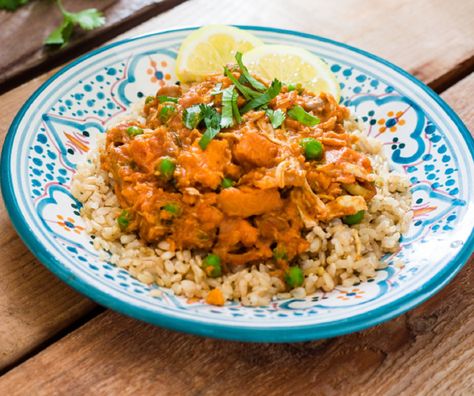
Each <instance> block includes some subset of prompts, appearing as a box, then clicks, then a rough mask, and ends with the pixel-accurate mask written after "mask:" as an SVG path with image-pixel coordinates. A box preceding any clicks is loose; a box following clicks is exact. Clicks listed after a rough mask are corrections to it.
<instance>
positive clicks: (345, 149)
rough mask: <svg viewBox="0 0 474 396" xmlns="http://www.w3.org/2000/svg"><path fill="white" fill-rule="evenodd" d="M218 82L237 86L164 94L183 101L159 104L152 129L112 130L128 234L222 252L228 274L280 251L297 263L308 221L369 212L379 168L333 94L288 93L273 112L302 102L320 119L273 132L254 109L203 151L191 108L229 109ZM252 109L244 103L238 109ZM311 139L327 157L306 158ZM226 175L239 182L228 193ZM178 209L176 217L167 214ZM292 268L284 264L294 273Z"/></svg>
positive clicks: (109, 159)
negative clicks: (191, 124) (170, 168)
mask: <svg viewBox="0 0 474 396" xmlns="http://www.w3.org/2000/svg"><path fill="white" fill-rule="evenodd" d="M234 75H235V76H236V77H237V78H238V77H239V74H238V73H234ZM217 83H221V84H222V88H226V87H228V86H230V85H231V81H230V80H229V79H228V78H227V77H224V76H222V75H219V76H217V75H216V76H211V77H209V78H208V79H207V80H205V81H203V82H199V83H194V84H192V85H190V86H189V87H187V88H186V89H183V88H181V87H180V86H177V85H175V86H168V87H164V88H161V89H160V90H159V91H158V93H157V97H158V95H167V96H172V97H175V98H177V103H171V104H170V103H166V104H164V103H159V100H158V99H157V97H155V98H153V99H152V100H151V99H150V101H148V103H147V104H145V106H144V109H143V114H144V121H143V122H139V121H133V122H124V123H121V124H119V125H117V126H115V127H113V128H111V129H109V130H108V131H107V139H106V147H105V149H104V151H103V152H102V155H101V164H102V168H103V169H104V170H106V171H108V172H110V173H111V174H112V176H113V181H114V188H115V192H116V194H117V197H118V199H119V202H120V205H121V207H122V208H124V209H126V210H127V213H129V216H130V222H129V223H128V225H127V228H126V231H127V232H138V234H139V235H140V237H141V238H142V239H143V240H144V241H146V242H151V243H152V242H157V241H160V240H169V241H172V242H173V244H172V246H175V247H176V248H177V249H204V250H206V251H213V252H214V253H216V254H218V255H219V256H220V258H221V259H222V263H223V266H224V269H227V270H228V269H229V268H230V266H236V265H244V264H248V263H252V262H257V261H264V260H267V259H270V258H271V257H272V251H273V250H274V249H275V248H277V249H280V250H281V251H284V252H285V254H286V256H287V257H285V258H287V259H288V261H289V260H291V259H293V258H294V257H295V256H296V255H298V254H300V253H303V252H304V251H306V250H307V248H308V242H307V241H306V239H305V238H304V229H305V224H309V222H311V221H314V220H319V221H329V220H331V219H334V218H337V217H342V216H346V215H352V214H355V213H357V212H358V211H360V210H365V209H367V202H368V201H369V200H370V199H371V198H372V196H373V195H374V194H375V188H374V186H373V183H372V182H371V181H370V180H371V173H372V168H371V164H370V161H369V159H368V158H367V157H366V156H364V155H363V154H361V153H359V152H357V151H355V150H354V149H353V148H352V147H353V144H354V142H355V141H356V139H357V138H356V137H355V136H354V135H352V134H349V133H346V131H345V130H344V127H343V122H344V120H347V119H348V118H349V111H348V109H346V108H345V107H343V106H339V105H338V104H337V103H336V101H335V100H334V98H333V97H332V96H331V95H327V94H324V93H322V94H319V95H313V94H311V93H308V92H306V91H303V92H300V93H298V92H297V91H296V90H293V91H291V92H288V89H287V87H283V88H282V90H281V92H280V93H279V94H278V96H277V97H275V98H274V99H273V100H272V101H271V102H270V103H269V105H268V108H270V109H273V110H276V109H281V110H282V111H284V112H286V111H287V110H288V109H289V108H291V107H292V106H295V105H300V106H302V107H303V108H304V109H305V110H306V111H307V112H309V113H310V114H312V115H314V116H317V117H319V119H320V120H321V122H320V123H319V124H318V125H316V126H314V127H308V126H305V125H303V124H301V123H300V122H298V121H296V120H294V119H291V118H289V117H286V119H285V121H284V122H283V124H282V125H281V126H280V127H278V128H276V129H274V128H273V127H272V125H271V123H270V121H269V118H268V117H267V115H266V114H265V111H264V110H251V111H249V112H247V113H246V114H244V115H243V116H242V122H241V123H240V124H239V125H235V126H233V127H230V128H225V129H222V130H221V131H220V133H219V134H217V136H216V137H215V138H214V139H213V140H211V142H210V143H209V145H208V146H207V148H206V149H205V150H203V149H202V148H201V147H200V146H199V144H198V142H199V139H200V138H201V136H202V133H203V128H199V130H198V129H193V130H190V129H187V128H186V127H185V126H184V124H183V121H182V117H183V111H184V109H185V108H188V107H189V106H191V105H195V104H200V103H205V104H212V105H213V106H214V107H215V108H216V109H217V110H218V111H219V112H220V111H221V100H222V98H221V97H222V95H221V94H218V95H215V94H212V91H213V90H214V89H215V87H216V84H217ZM243 102H244V98H243V97H241V96H239V100H238V103H239V106H242V104H243ZM165 105H166V106H170V105H171V106H173V107H174V111H173V112H172V115H171V117H170V118H169V119H168V120H166V121H164V122H163V121H162V120H161V119H160V117H159V114H160V111H161V108H162V107H163V106H165ZM133 125H136V126H139V127H141V128H142V129H143V131H144V133H142V134H140V135H137V136H129V134H128V133H127V128H129V127H130V126H133ZM307 137H313V138H315V139H317V140H318V141H319V142H321V143H322V145H323V148H324V154H323V157H322V158H321V159H320V160H318V161H308V160H307V159H305V156H304V152H303V149H302V147H301V145H300V141H301V139H302V138H307ZM163 157H168V158H171V159H172V160H173V161H174V163H175V169H174V173H173V175H172V178H164V177H162V176H163V175H161V174H160V172H159V171H158V170H157V169H158V168H159V167H158V164H159V163H160V161H161V159H162V158H163ZM224 177H225V178H228V179H232V180H233V181H234V185H233V186H232V187H228V188H224V187H222V186H221V182H222V180H223V178H224ZM169 204H172V205H174V208H177V210H176V211H175V213H170V212H169V211H167V210H165V209H164V207H166V205H169ZM288 261H287V260H277V264H278V265H279V267H280V268H281V269H283V270H285V269H287V266H288V264H287V263H288Z"/></svg>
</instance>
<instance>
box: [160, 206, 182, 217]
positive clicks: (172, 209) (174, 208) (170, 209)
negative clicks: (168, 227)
mask: <svg viewBox="0 0 474 396" xmlns="http://www.w3.org/2000/svg"><path fill="white" fill-rule="evenodd" d="M162 209H163V210H166V211H167V212H168V213H171V214H172V215H175V216H178V215H179V214H181V208H180V207H179V206H178V205H177V204H175V203H168V204H166V205H164V206H163V207H162Z"/></svg>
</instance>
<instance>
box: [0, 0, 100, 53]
mask: <svg viewBox="0 0 474 396" xmlns="http://www.w3.org/2000/svg"><path fill="white" fill-rule="evenodd" d="M0 1H2V0H0ZM57 4H58V7H59V9H60V10H61V13H62V14H63V21H62V22H61V25H59V26H58V27H57V28H56V29H55V30H53V31H52V32H51V34H50V35H49V36H48V37H47V38H46V40H45V41H44V43H45V44H47V45H61V46H64V45H66V44H67V43H68V41H69V39H70V37H71V34H72V31H73V29H74V26H80V27H81V28H82V29H84V30H92V29H95V28H97V27H99V26H102V25H103V24H104V23H105V18H104V16H103V15H102V13H101V12H100V11H98V10H96V9H95V8H88V9H86V10H82V11H79V12H68V11H66V10H65V9H64V7H63V5H62V3H61V0H57Z"/></svg>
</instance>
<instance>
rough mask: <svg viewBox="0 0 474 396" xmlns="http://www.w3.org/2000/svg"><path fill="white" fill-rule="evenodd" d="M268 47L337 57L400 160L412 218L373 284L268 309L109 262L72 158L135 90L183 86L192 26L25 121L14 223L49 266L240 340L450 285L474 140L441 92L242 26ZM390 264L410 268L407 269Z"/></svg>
mask: <svg viewBox="0 0 474 396" xmlns="http://www.w3.org/2000/svg"><path fill="white" fill-rule="evenodd" d="M243 29H247V30H249V31H250V32H252V33H254V34H255V35H257V36H259V37H260V38H261V39H262V40H264V41H265V42H266V43H278V44H289V45H295V46H299V47H303V48H306V49H308V50H310V51H312V52H314V53H315V54H317V55H319V56H321V57H322V58H324V59H325V60H326V62H328V64H329V65H330V67H331V69H332V71H333V72H334V73H335V74H336V75H337V77H338V79H339V81H340V84H341V88H342V96H343V97H342V99H341V100H342V102H343V103H344V104H345V105H347V106H348V107H349V108H350V109H351V111H352V112H353V113H354V114H355V115H356V116H357V117H358V118H359V119H360V120H361V121H362V122H363V123H364V124H365V127H366V131H367V134H369V135H370V136H375V137H377V138H378V139H380V140H382V141H383V142H384V147H385V151H386V154H387V155H388V157H389V158H390V159H391V161H392V163H393V167H394V168H395V169H396V170H397V171H399V172H403V173H406V174H407V175H408V176H409V179H410V181H411V183H412V188H411V189H412V192H413V210H414V213H415V217H414V220H413V223H412V224H411V228H410V231H409V233H408V235H406V236H405V237H404V238H403V241H402V247H401V249H400V251H399V252H397V253H396V254H394V255H392V256H390V257H386V261H387V263H388V267H387V268H386V269H385V270H381V271H379V272H378V275H377V277H376V278H375V279H373V280H371V281H369V282H366V283H363V284H360V285H357V286H354V287H350V288H344V287H337V288H336V289H335V290H334V291H332V292H331V293H322V292H321V293H318V294H316V295H314V296H311V297H308V298H306V299H290V300H284V301H278V302H274V303H272V304H271V305H270V306H268V307H258V308H247V307H242V306H240V305H239V304H236V303H234V304H229V305H226V306H224V307H214V306H209V305H206V304H203V303H199V302H198V303H191V302H188V301H186V300H185V299H184V298H178V297H176V296H174V295H173V294H171V293H170V292H169V291H167V290H164V293H162V295H161V296H160V297H153V296H152V295H150V289H151V288H150V287H149V286H146V285H144V284H142V283H140V282H138V281H137V280H135V279H133V278H131V277H130V276H129V275H128V273H127V272H125V271H124V270H122V269H119V268H117V267H115V266H114V265H112V264H110V263H107V262H104V261H101V260H100V259H99V258H98V254H97V252H96V251H95V250H94V249H93V247H92V244H91V239H90V237H89V236H88V235H87V234H86V233H85V232H84V228H83V226H84V224H83V222H82V220H81V218H80V215H79V209H80V203H78V202H77V201H76V200H75V199H74V198H73V197H72V196H71V193H70V189H69V186H70V184H71V177H72V176H73V174H74V172H75V168H76V165H77V164H78V163H79V162H80V161H83V160H84V157H85V154H86V153H87V151H88V150H89V149H90V146H91V145H93V144H94V139H95V137H96V135H97V134H99V133H103V132H104V130H105V127H104V125H105V124H106V123H107V121H108V120H109V119H110V118H111V117H114V116H116V115H118V114H120V113H122V112H124V111H125V110H126V109H127V107H128V106H130V104H131V103H132V102H134V101H136V100H137V99H139V98H141V97H143V96H146V95H152V94H154V93H155V92H156V90H157V89H158V88H159V87H160V86H162V85H164V84H166V83H168V82H169V83H174V82H175V76H174V63H175V58H176V52H177V50H178V48H179V45H180V43H181V42H182V40H183V39H184V37H186V35H188V34H189V32H190V31H191V30H192V29H180V30H173V31H167V32H160V33H155V34H151V35H147V36H143V37H137V38H133V39H129V40H125V41H121V42H117V43H113V44H111V45H108V46H105V47H103V48H100V49H98V50H96V51H93V52H91V53H90V54H87V55H85V56H83V57H82V58H80V59H78V60H77V61H75V62H73V63H71V64H70V65H68V66H67V67H65V68H64V69H62V70H61V71H60V72H58V73H57V74H56V75H54V76H53V77H52V78H50V79H49V80H48V81H47V82H46V83H45V84H43V86H41V87H40V88H39V89H38V90H37V91H36V92H35V93H34V94H33V96H32V97H31V98H30V99H29V100H28V101H27V102H26V104H25V105H24V106H23V108H22V109H21V110H20V112H19V113H18V115H17V116H16V118H15V120H14V121H13V124H12V126H11V128H10V130H9V133H8V135H7V138H6V141H5V146H4V149H3V154H2V189H3V194H4V198H5V202H6V205H7V208H8V211H9V213H10V216H11V219H12V221H13V223H14V225H15V227H16V229H17V231H18V233H19V234H20V236H21V237H22V239H23V241H24V242H25V243H26V245H27V246H28V247H29V248H30V250H31V251H32V252H33V253H34V254H35V255H36V256H37V257H38V258H39V260H40V261H41V262H42V263H43V264H44V265H46V266H47V267H48V268H49V269H50V270H51V271H52V272H54V273H55V274H56V275H57V276H58V277H60V278H61V279H63V280H64V281H65V282H67V283H68V284H70V285H71V286H73V287H74V288H76V289H77V290H79V291H80V292H82V293H84V294H86V295H87V296H89V297H90V298H92V299H94V300H96V301H97V302H98V303H100V304H103V305H105V306H107V307H110V308H112V309H115V310H117V311H120V312H122V313H124V314H127V315H130V316H133V317H135V318H138V319H142V320H145V321H147V322H151V323H155V324H157V325H160V326H164V327H168V328H172V329H177V330H182V331H187V332H191V333H195V334H201V335H207V336H212V337H219V338H228V339H236V340H245V341H281V342H282V341H301V340H309V339H317V338H326V337H332V336H335V335H340V334H345V333H349V332H352V331H356V330H360V329H363V328H366V327H368V326H372V325H374V324H377V323H380V322H383V321H385V320H388V319H390V318H393V317H394V316H396V315H399V314H401V313H402V312H404V311H406V310H408V309H410V308H412V307H414V306H415V305H417V304H419V303H421V302H422V301H423V300H425V299H427V298H428V297H430V296H431V295H433V294H434V293H436V292H437V291H438V290H439V289H440V288H442V287H443V286H444V285H446V283H447V282H449V280H451V279H452V278H453V277H454V275H455V274H456V273H457V272H458V271H459V269H460V268H461V266H462V265H463V264H464V262H465V261H466V260H467V258H468V257H469V256H470V254H471V253H472V251H473V245H474V243H473V240H474V236H473V224H474V183H473V182H472V173H473V171H474V159H473V153H474V143H473V139H472V138H471V136H470V134H469V132H468V131H467V129H466V127H465V126H464V125H463V123H462V122H461V120H460V119H459V118H458V117H457V116H456V114H454V112H453V111H452V110H451V109H450V108H449V107H448V106H447V105H446V103H444V102H443V101H442V100H441V99H440V98H439V97H438V96H437V95H436V94H435V93H433V92H432V91H431V90H430V89H429V88H427V87H426V86H425V85H423V84H422V83H421V82H419V81H418V80H416V79H415V78H413V77H412V76H410V75H409V74H407V73H406V72H404V71H403V70H401V69H399V68H398V67H396V66H394V65H392V64H390V63H388V62H386V61H384V60H382V59H380V58H377V57H375V56H373V55H371V54H369V53H366V52H364V51H361V50H358V49H356V48H352V47H349V46H347V45H345V44H341V43H337V42H334V41H331V40H328V39H324V38H321V37H316V36H312V35H309V34H304V33H298V32H293V31H286V30H280V29H271V28H261V27H243ZM394 262H398V263H399V262H401V263H403V265H402V266H398V265H394V264H393V263H394Z"/></svg>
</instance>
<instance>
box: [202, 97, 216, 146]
mask: <svg viewBox="0 0 474 396" xmlns="http://www.w3.org/2000/svg"><path fill="white" fill-rule="evenodd" d="M199 107H200V108H201V118H202V120H203V121H204V124H205V125H206V131H205V132H204V134H203V135H202V137H201V139H200V140H199V146H200V147H201V148H202V149H203V150H205V149H206V147H207V146H208V144H209V143H210V142H211V140H212V139H214V137H215V136H216V135H217V134H218V133H219V132H220V130H221V126H220V123H221V115H220V114H219V113H218V112H217V110H216V109H215V108H214V107H212V106H209V105H204V104H201V105H200V106H199Z"/></svg>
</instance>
